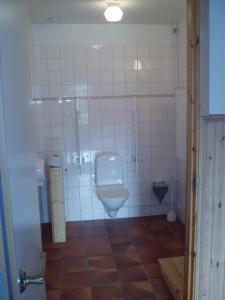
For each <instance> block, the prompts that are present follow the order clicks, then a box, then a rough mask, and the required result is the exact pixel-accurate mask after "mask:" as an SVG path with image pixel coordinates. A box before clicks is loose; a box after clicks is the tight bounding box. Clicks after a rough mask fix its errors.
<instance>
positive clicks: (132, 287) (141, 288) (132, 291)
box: [122, 281, 154, 300]
mask: <svg viewBox="0 0 225 300" xmlns="http://www.w3.org/2000/svg"><path fill="white" fill-rule="evenodd" d="M122 286H123V291H124V294H125V299H126V300H142V299H143V300H144V299H151V298H153V299H154V292H153V288H152V286H151V284H150V283H149V282H148V281H138V282H132V283H123V284H122Z"/></svg>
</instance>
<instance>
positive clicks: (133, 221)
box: [127, 217, 146, 225]
mask: <svg viewBox="0 0 225 300" xmlns="http://www.w3.org/2000/svg"><path fill="white" fill-rule="evenodd" d="M127 224H128V225H131V224H146V219H145V218H143V217H135V218H129V219H128V220H127Z"/></svg>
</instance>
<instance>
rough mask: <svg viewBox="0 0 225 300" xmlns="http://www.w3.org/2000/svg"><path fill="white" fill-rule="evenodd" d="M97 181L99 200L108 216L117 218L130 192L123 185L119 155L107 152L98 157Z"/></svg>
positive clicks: (96, 160)
mask: <svg viewBox="0 0 225 300" xmlns="http://www.w3.org/2000/svg"><path fill="white" fill-rule="evenodd" d="M95 180H96V185H97V188H96V194H97V196H98V199H99V200H100V201H101V202H102V204H103V206H104V208H105V210H106V212H107V214H108V216H109V217H110V218H115V216H116V214H117V212H118V210H119V209H120V208H121V207H122V206H123V205H124V203H125V202H126V200H127V199H128V197H129V192H128V190H127V188H126V187H125V186H124V184H123V169H122V161H121V157H120V155H119V154H118V153H116V152H111V151H106V152H101V153H99V154H97V155H96V159H95Z"/></svg>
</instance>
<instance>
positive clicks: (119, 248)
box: [111, 243, 137, 254]
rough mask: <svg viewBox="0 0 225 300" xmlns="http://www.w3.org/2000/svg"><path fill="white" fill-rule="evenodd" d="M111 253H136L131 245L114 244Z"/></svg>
mask: <svg viewBox="0 0 225 300" xmlns="http://www.w3.org/2000/svg"><path fill="white" fill-rule="evenodd" d="M111 247H112V252H113V253H114V254H115V253H126V252H127V253H137V250H136V248H135V246H134V245H133V244H131V243H125V244H114V245H112V246H111Z"/></svg>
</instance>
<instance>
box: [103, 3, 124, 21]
mask: <svg viewBox="0 0 225 300" xmlns="http://www.w3.org/2000/svg"><path fill="white" fill-rule="evenodd" d="M104 16H105V18H106V21H108V22H119V21H121V20H122V17H123V11H122V9H121V8H120V6H119V2H118V1H115V2H110V3H109V4H108V7H107V8H106V10H105V12H104Z"/></svg>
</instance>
